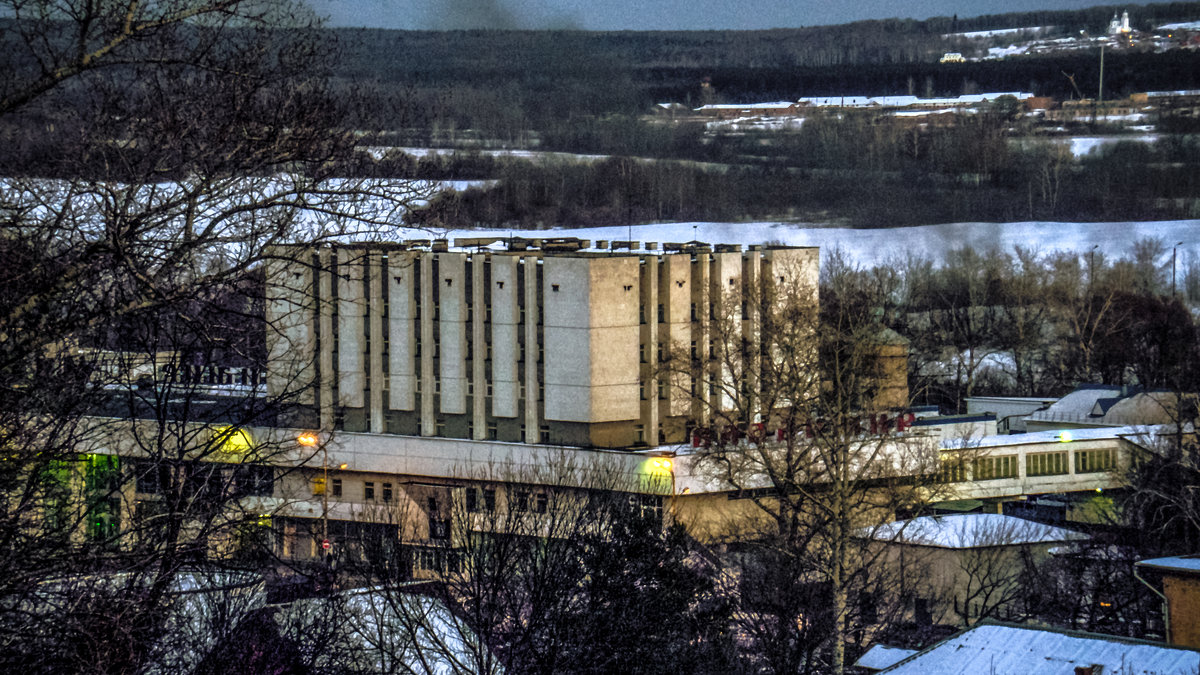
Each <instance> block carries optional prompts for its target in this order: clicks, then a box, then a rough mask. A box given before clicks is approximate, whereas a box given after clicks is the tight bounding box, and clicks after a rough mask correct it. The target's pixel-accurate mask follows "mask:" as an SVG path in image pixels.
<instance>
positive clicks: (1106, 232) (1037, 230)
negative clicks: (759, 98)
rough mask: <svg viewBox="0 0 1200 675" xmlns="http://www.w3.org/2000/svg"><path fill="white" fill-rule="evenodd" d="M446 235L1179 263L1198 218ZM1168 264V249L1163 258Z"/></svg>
mask: <svg viewBox="0 0 1200 675" xmlns="http://www.w3.org/2000/svg"><path fill="white" fill-rule="evenodd" d="M434 234H435V235H436V236H445V237H448V238H456V237H457V238H464V237H509V236H514V237H526V238H546V237H578V238H580V239H590V240H591V241H592V243H593V245H594V244H595V242H596V240H600V239H607V240H610V241H611V240H625V239H632V240H634V241H640V242H650V241H652V242H658V243H659V249H660V250H661V248H662V243H663V242H688V241H693V240H698V241H705V242H710V243H731V244H737V243H740V244H746V245H749V244H763V243H767V242H774V243H782V244H786V245H791V246H819V247H821V249H822V257H826V256H828V255H829V253H830V252H831V251H833V250H835V249H841V250H842V251H843V252H844V253H845V254H846V255H847V256H848V257H849V259H850V260H851V261H852V262H853V263H855V264H857V265H862V266H870V265H876V264H881V263H885V262H889V261H894V260H898V259H903V258H904V257H906V256H907V255H910V254H911V255H915V256H925V257H929V258H932V259H934V260H938V261H940V260H941V259H942V257H943V255H944V254H945V252H946V251H948V250H950V249H953V248H957V247H961V246H964V245H969V246H972V247H974V248H976V249H979V250H987V249H991V248H999V249H1001V250H1004V251H1012V250H1013V248H1014V247H1016V246H1022V247H1026V248H1032V249H1035V250H1037V251H1040V252H1042V253H1051V252H1054V251H1075V252H1077V253H1078V254H1080V255H1084V254H1086V253H1088V252H1089V251H1091V250H1092V247H1093V246H1098V247H1099V248H1098V249H1097V250H1098V251H1102V252H1103V253H1104V254H1105V255H1107V256H1109V257H1121V256H1125V255H1129V254H1130V253H1132V251H1133V244H1134V242H1136V241H1137V240H1139V239H1145V238H1150V237H1157V238H1159V239H1161V240H1162V241H1163V242H1165V243H1166V244H1167V245H1168V246H1170V245H1172V244H1174V243H1175V242H1177V241H1182V242H1183V245H1182V246H1180V248H1179V265H1180V268H1181V269H1183V268H1184V267H1185V266H1186V264H1187V263H1188V262H1189V261H1190V260H1194V259H1196V258H1195V256H1196V255H1198V254H1200V220H1173V221H1146V222H1122V223H1059V222H1021V223H947V224H941V225H920V226H916V227H881V228H878V229H854V228H848V227H826V226H821V225H819V224H803V223H781V222H752V223H656V224H650V225H633V226H631V227H625V226H609V227H589V228H580V229H567V228H555V229H550V230H454V231H449V232H438V233H434ZM429 236H430V232H428V231H423V230H406V229H403V228H400V229H398V230H397V231H396V232H395V237H397V238H402V239H403V238H416V239H421V238H428V237H429ZM1163 263H1164V264H1170V250H1168V251H1167V253H1166V257H1165V258H1164V260H1163Z"/></svg>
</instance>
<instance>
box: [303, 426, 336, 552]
mask: <svg viewBox="0 0 1200 675" xmlns="http://www.w3.org/2000/svg"><path fill="white" fill-rule="evenodd" d="M296 442H297V443H299V444H300V446H301V447H305V448H313V447H316V446H317V445H318V444H319V443H320V442H321V439H320V437H319V436H318V435H317V434H316V432H313V431H305V432H303V433H301V434H300V435H299V436H297V437H296ZM328 550H329V446H328V445H322V446H321V552H322V556H324V554H325V552H326V551H328Z"/></svg>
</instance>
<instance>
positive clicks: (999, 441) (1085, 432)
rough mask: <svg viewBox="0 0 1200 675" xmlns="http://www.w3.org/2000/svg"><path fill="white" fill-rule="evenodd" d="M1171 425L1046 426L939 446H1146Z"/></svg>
mask: <svg viewBox="0 0 1200 675" xmlns="http://www.w3.org/2000/svg"><path fill="white" fill-rule="evenodd" d="M1174 429H1175V427H1174V425H1166V424H1160V425H1152V426H1124V427H1097V428H1085V429H1067V430H1064V429H1048V430H1046V431H1032V432H1029V433H1025V434H1013V435H1010V436H986V437H984V438H975V439H966V440H957V439H952V440H948V441H946V442H945V443H943V444H942V447H943V448H945V449H947V450H951V449H962V448H1003V447H1010V446H1020V445H1037V444H1040V443H1067V442H1072V441H1103V440H1110V439H1116V438H1124V439H1127V440H1129V441H1130V442H1133V443H1138V444H1140V445H1146V444H1149V443H1151V442H1152V441H1153V440H1154V438H1155V437H1157V436H1159V435H1162V434H1166V433H1172V432H1174Z"/></svg>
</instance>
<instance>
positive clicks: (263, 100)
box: [0, 0, 421, 672]
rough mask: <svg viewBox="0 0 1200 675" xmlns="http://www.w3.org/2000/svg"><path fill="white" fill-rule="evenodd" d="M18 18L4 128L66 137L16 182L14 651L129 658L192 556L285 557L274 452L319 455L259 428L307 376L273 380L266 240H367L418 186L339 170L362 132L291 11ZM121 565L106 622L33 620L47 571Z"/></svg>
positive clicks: (10, 613)
mask: <svg viewBox="0 0 1200 675" xmlns="http://www.w3.org/2000/svg"><path fill="white" fill-rule="evenodd" d="M0 8H2V10H0V11H3V13H4V14H5V15H6V18H5V20H4V21H3V22H2V23H0V43H2V44H3V45H4V46H5V48H4V50H3V54H2V55H0V60H2V61H3V68H4V70H5V73H6V77H5V78H4V81H3V83H0V127H2V128H3V129H4V131H5V132H6V137H7V138H10V139H13V141H14V143H13V145H14V148H15V149H17V150H20V149H21V148H25V149H28V148H29V147H32V146H34V145H36V144H37V143H40V142H42V139H44V138H50V139H52V140H53V143H52V145H49V146H47V147H48V148H49V149H50V151H49V152H38V153H22V152H17V153H15V154H16V155H17V156H22V157H26V159H27V161H26V163H25V164H14V165H10V170H11V171H12V174H11V175H9V176H6V177H4V178H3V179H2V181H0V228H2V230H0V260H2V264H0V282H2V285H3V291H0V448H4V453H5V458H4V459H5V461H4V462H3V463H0V464H2V465H0V501H2V502H3V508H2V510H0V550H3V551H4V553H5V555H4V561H3V563H0V571H2V572H3V574H0V577H2V578H3V581H2V582H0V596H2V597H3V598H4V602H3V604H2V605H0V613H3V614H4V620H2V621H0V624H2V625H3V628H0V644H3V653H2V654H0V658H2V659H3V660H4V661H5V662H6V663H8V664H17V663H19V664H20V665H21V667H22V668H23V669H24V670H26V671H29V672H33V671H37V670H39V669H41V670H55V669H58V668H59V667H60V666H62V665H63V663H65V662H54V661H52V660H49V657H50V656H51V655H56V656H55V658H57V657H58V656H60V655H61V656H63V658H75V659H76V660H75V661H71V662H70V663H72V664H73V665H70V666H66V667H70V668H86V669H88V670H91V671H93V672H106V671H118V670H119V671H127V670H134V669H137V668H139V664H144V663H146V662H147V659H148V658H150V655H151V654H152V653H153V650H154V649H155V647H154V645H155V644H156V642H155V640H156V639H157V636H161V635H162V632H161V631H162V626H163V622H164V621H166V620H167V613H165V610H164V608H165V607H166V606H167V605H168V604H169V598H170V597H171V595H172V591H171V588H172V584H175V583H177V580H178V579H179V575H180V574H181V573H183V572H184V571H185V570H186V569H188V568H189V567H190V566H194V565H197V564H205V565H211V564H213V563H214V562H221V564H235V563H236V564H237V565H239V566H254V565H262V564H268V563H270V562H271V560H270V557H269V549H264V548H263V546H262V544H266V543H269V539H270V538H269V537H268V536H267V535H266V532H267V530H268V526H269V524H270V517H271V515H272V513H273V512H274V509H275V508H277V507H278V506H279V501H278V500H273V498H272V497H271V493H272V490H273V486H274V485H275V481H276V480H277V479H278V478H279V476H280V474H281V472H282V471H286V470H287V469H279V468H275V467H273V465H274V464H276V463H279V462H282V463H283V464H284V465H285V466H294V465H295V464H297V463H302V462H303V461H304V460H305V458H306V457H309V456H311V455H312V454H313V453H314V450H313V449H310V448H298V447H297V444H296V442H295V439H288V438H251V437H249V436H248V435H247V434H246V432H244V431H243V429H244V428H245V427H247V426H249V425H253V424H261V423H264V422H270V421H271V420H272V419H274V418H273V416H274V415H275V414H276V412H277V411H278V409H279V407H280V405H282V404H283V403H284V402H285V401H287V400H288V399H289V398H294V397H295V396H296V395H297V394H298V393H299V392H302V391H304V390H305V389H306V388H307V387H308V386H309V384H310V383H308V382H306V381H304V379H303V376H304V372H303V371H301V370H296V371H294V372H292V373H290V375H288V376H285V377H284V378H283V379H282V381H284V382H287V385H286V386H284V387H282V388H281V391H277V392H273V393H272V396H271V397H267V396H265V395H263V394H262V392H261V389H260V387H258V386H257V384H256V383H257V380H258V376H257V375H256V374H255V373H261V372H262V371H263V369H264V368H265V363H264V362H265V360H266V354H265V348H264V347H263V346H262V345H263V340H262V336H263V333H265V332H266V331H273V330H283V329H285V328H286V327H285V326H282V325H280V324H279V323H278V322H277V321H275V320H274V319H272V318H270V317H266V318H264V308H263V306H262V305H263V298H262V291H261V286H262V284H263V282H264V281H263V276H264V275H265V274H267V270H266V265H265V263H266V262H267V261H269V260H270V258H271V251H272V247H273V246H275V245H277V244H281V243H282V244H286V243H291V242H299V241H303V242H311V241H314V240H321V239H328V238H333V237H342V236H346V235H354V236H371V235H372V233H375V232H378V231H379V230H380V229H382V228H384V227H387V226H389V225H390V223H392V222H396V221H398V218H397V215H398V214H399V213H400V212H401V211H402V210H403V208H404V206H405V205H406V204H407V203H409V202H410V201H411V200H412V199H414V198H417V197H419V196H421V195H420V194H419V193H420V192H421V190H420V189H418V188H419V187H420V186H414V185H413V184H411V183H409V182H390V181H364V180H347V179H342V178H340V177H339V176H336V175H334V174H332V173H331V171H332V170H333V169H332V167H334V166H336V165H338V163H339V162H338V160H340V159H342V158H344V157H346V156H347V155H349V154H350V153H352V152H353V151H354V133H353V130H350V129H344V128H342V127H341V125H340V123H339V119H338V105H337V100H336V99H335V97H334V96H332V95H331V94H330V93H329V92H328V90H327V88H326V85H325V83H324V77H323V75H324V73H325V68H324V65H323V64H324V63H325V62H326V58H327V57H328V56H329V55H330V52H329V50H328V49H327V47H326V45H325V44H324V43H322V42H321V41H320V40H318V39H317V37H316V35H315V34H314V33H313V32H312V31H311V30H310V28H311V27H312V23H311V20H310V16H309V15H308V14H306V13H305V12H304V11H303V9H302V8H301V7H300V6H299V5H293V4H291V3H286V2H284V3H262V2H257V1H249V0H179V1H174V0H172V1H169V2H149V3H146V2H133V1H128V2H127V1H122V0H101V1H99V2H92V1H88V2H83V1H75V0H68V1H67V2H48V1H42V0H6V1H5V2H3V3H2V4H0ZM39 147H41V146H39ZM43 149H45V148H43ZM234 371H238V372H240V373H241V374H242V375H245V376H247V377H249V379H250V380H251V381H249V382H233V381H232V380H233V379H235V378H237V377H241V376H242V375H235V374H234ZM247 374H249V375H247ZM239 387H240V389H239ZM220 390H223V391H220ZM263 553H265V554H266V557H264V556H263V555H260V554H263ZM116 573H123V574H127V575H132V577H134V578H136V582H134V581H131V582H130V583H128V584H123V585H121V587H120V588H121V592H120V594H118V595H119V596H120V598H119V601H118V600H117V599H114V595H113V593H111V592H108V590H111V588H110V587H109V586H102V587H103V588H105V589H106V593H105V594H104V595H103V597H104V598H106V600H105V601H104V602H102V603H100V605H101V606H104V607H107V609H104V610H103V611H100V612H97V611H93V610H92V609H88V608H87V605H86V603H84V604H80V605H78V606H77V609H78V611H75V610H72V611H71V613H69V614H65V615H64V614H59V615H57V616H55V615H54V614H53V613H51V614H45V613H41V612H32V611H29V608H30V607H36V606H39V605H38V604H37V589H38V588H39V584H40V583H43V582H45V580H46V579H48V578H51V577H52V578H55V579H80V578H90V576H93V575H101V576H104V575H113V574H116ZM56 583H65V582H56ZM79 588H80V589H84V588H86V587H84V586H80V587H79ZM122 607H128V609H129V611H127V612H126V611H123V610H121V609H119V608H122ZM53 622H57V623H56V624H55V623H53ZM52 624H53V625H57V626H58V629H57V630H54V631H47V630H43V629H44V628H45V627H46V626H47V625H52ZM105 626H108V628H105ZM106 634H112V635H118V634H119V635H123V636H127V637H128V638H129V639H128V640H124V639H120V640H118V639H105V638H103V635H106ZM29 635H36V636H37V637H38V639H36V640H32V639H30V640H25V639H24V638H27V637H28V636H29ZM84 645H93V646H95V647H96V649H95V650H91V651H89V650H88V649H83V646H84ZM121 645H128V647H127V648H126V647H121ZM72 655H73V656H72ZM55 663H58V665H55Z"/></svg>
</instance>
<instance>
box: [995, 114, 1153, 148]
mask: <svg viewBox="0 0 1200 675" xmlns="http://www.w3.org/2000/svg"><path fill="white" fill-rule="evenodd" d="M1117 120H1120V121H1138V118H1137V116H1136V115H1112V116H1110V117H1108V119H1107V120H1105V121H1117ZM1130 128H1131V129H1132V130H1135V131H1141V130H1144V129H1145V128H1146V127H1144V126H1139V127H1130ZM1160 138H1162V137H1161V136H1160V135H1159V134H1153V133H1151V134H1147V133H1141V134H1124V135H1120V134H1118V135H1114V136H1042V137H1037V138H1014V139H1011V141H1010V143H1012V144H1014V145H1018V146H1027V145H1031V144H1053V145H1067V146H1069V147H1070V148H1071V154H1072V155H1074V156H1075V157H1084V156H1086V155H1088V154H1091V153H1092V152H1095V151H1096V149H1097V148H1101V147H1103V146H1106V145H1112V144H1114V143H1146V144H1150V143H1155V142H1157V141H1158V140H1159V139H1160Z"/></svg>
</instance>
